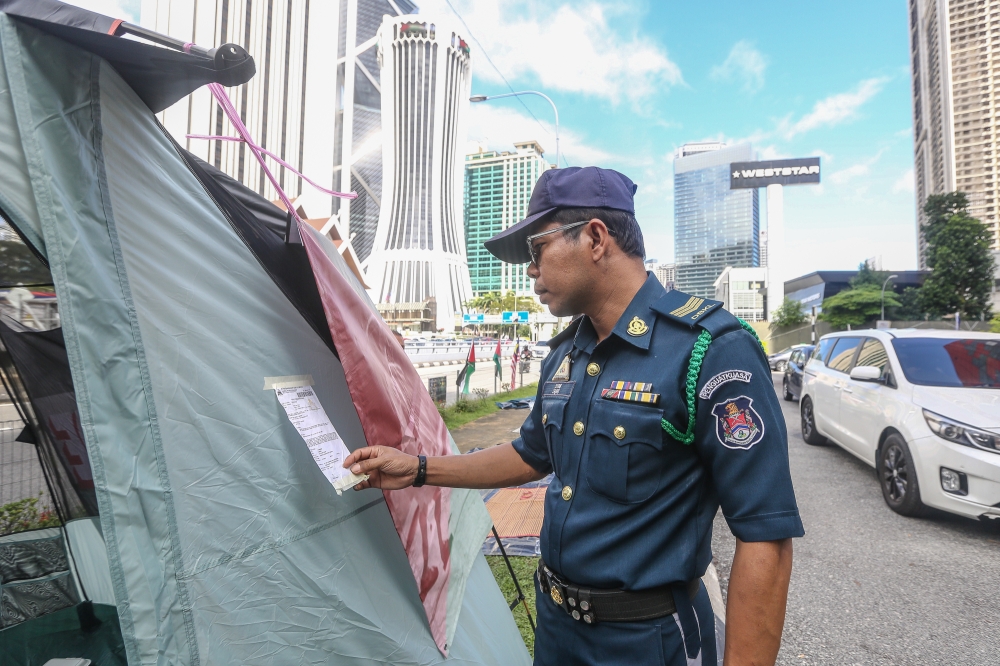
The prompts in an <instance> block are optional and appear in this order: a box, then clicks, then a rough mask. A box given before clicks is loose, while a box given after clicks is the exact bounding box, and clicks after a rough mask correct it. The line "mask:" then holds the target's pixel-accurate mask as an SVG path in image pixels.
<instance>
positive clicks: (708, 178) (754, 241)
mask: <svg viewBox="0 0 1000 666" xmlns="http://www.w3.org/2000/svg"><path fill="white" fill-rule="evenodd" d="M753 159H754V153H753V149H752V148H751V146H750V144H748V143H744V144H740V145H738V146H729V147H726V146H725V144H721V143H697V144H685V145H684V146H682V147H681V148H680V149H678V151H677V154H676V156H675V158H674V255H675V263H676V271H677V289H679V290H680V291H683V292H686V293H689V294H691V295H692V296H699V297H701V298H713V297H714V295H715V286H714V285H715V281H716V279H717V278H718V277H719V276H720V275H721V274H722V271H723V270H724V269H725V268H726V266H732V267H734V268H749V267H754V266H758V265H759V263H760V254H759V246H758V243H759V234H760V216H759V201H758V196H757V190H756V189H745V190H730V189H729V164H730V163H731V162H748V161H751V160H753Z"/></svg>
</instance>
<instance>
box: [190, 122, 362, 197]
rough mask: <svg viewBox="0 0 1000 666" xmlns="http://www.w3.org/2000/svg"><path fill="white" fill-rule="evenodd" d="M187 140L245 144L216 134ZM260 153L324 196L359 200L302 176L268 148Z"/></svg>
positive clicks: (354, 193) (195, 135)
mask: <svg viewBox="0 0 1000 666" xmlns="http://www.w3.org/2000/svg"><path fill="white" fill-rule="evenodd" d="M187 138H189V139H204V140H205V141H235V142H237V143H243V139H241V138H240V137H238V136H218V135H215V134H188V135H187ZM260 152H262V153H264V154H265V155H267V156H268V157H270V158H271V159H273V160H274V161H275V162H277V163H278V164H280V165H281V166H283V167H285V168H286V169H288V170H289V171H291V172H292V173H294V174H295V175H296V176H298V177H299V178H301V179H302V180H304V181H306V182H307V183H309V184H310V185H312V186H313V187H315V188H316V189H317V190H319V191H320V192H322V193H323V194H329V195H330V196H332V197H340V198H341V199H357V198H358V193H357V192H337V191H336V190H328V189H327V188H325V187H323V186H322V185H320V184H319V183H317V182H315V181H313V180H311V179H310V178H309V177H308V176H304V175H302V174H301V173H300V172H299V171H298V170H297V169H296V168H295V167H293V166H292V165H291V164H289V163H288V162H286V161H285V160H283V159H281V158H280V157H278V156H277V155H275V154H274V153H272V152H271V151H270V150H268V149H267V148H260Z"/></svg>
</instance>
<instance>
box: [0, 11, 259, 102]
mask: <svg viewBox="0 0 1000 666" xmlns="http://www.w3.org/2000/svg"><path fill="white" fill-rule="evenodd" d="M0 12H3V13H5V14H8V15H10V16H14V17H16V18H17V19H18V20H20V21H23V22H24V23H28V24H30V25H32V26H34V27H35V28H38V29H39V30H42V31H44V32H47V33H49V34H52V35H55V36H56V37H59V38H60V39H63V40H65V41H67V42H69V43H71V44H74V45H76V46H79V47H80V48H82V49H85V50H87V51H90V52H91V53H93V54H95V55H98V56H100V57H101V58H104V59H105V60H107V61H108V63H110V64H111V66H112V67H114V68H115V70H117V71H118V73H119V74H120V75H121V77H122V78H123V79H125V82H126V83H128V84H129V86H131V88H132V89H133V90H135V92H136V94H137V95H139V98H140V99H142V101H143V102H145V104H146V106H148V107H149V108H150V110H151V111H153V113H157V112H159V111H162V110H164V109H165V108H167V107H168V106H170V105H172V104H173V103H174V102H176V101H178V100H179V99H181V98H183V97H185V96H187V95H189V94H190V93H192V92H193V91H195V90H197V89H198V88H200V87H202V86H204V85H207V84H209V83H220V84H222V85H224V86H235V85H240V84H243V83H246V82H247V81H249V80H250V79H251V78H253V75H254V74H255V73H256V72H257V69H256V66H255V65H254V61H253V58H252V57H250V55H249V54H248V53H247V52H246V50H244V49H243V47H241V46H237V45H235V44H224V45H223V46H221V47H219V48H218V49H212V50H206V49H203V48H196V49H192V50H191V52H190V53H187V52H184V51H182V50H175V49H172V48H162V47H159V46H154V45H152V44H146V43H144V42H139V41H136V40H134V39H124V38H122V37H119V36H116V35H123V34H126V33H131V34H133V35H138V36H140V37H143V38H146V39H151V40H153V41H157V42H159V43H161V44H166V45H172V46H174V47H175V48H181V47H183V42H181V41H180V40H175V39H172V38H169V37H166V36H163V35H158V34H157V33H154V32H152V31H148V30H145V29H143V28H140V27H138V26H132V25H130V24H128V23H125V22H124V21H122V20H121V19H113V18H110V17H108V16H104V15H102V14H96V13H94V12H91V11H87V10H86V9H80V8H79V7H74V6H72V5H67V4H65V3H62V2H58V1H57V0H0Z"/></svg>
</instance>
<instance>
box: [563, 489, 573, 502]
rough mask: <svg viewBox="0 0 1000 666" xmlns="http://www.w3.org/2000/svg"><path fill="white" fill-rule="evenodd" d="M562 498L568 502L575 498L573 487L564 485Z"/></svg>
mask: <svg viewBox="0 0 1000 666" xmlns="http://www.w3.org/2000/svg"><path fill="white" fill-rule="evenodd" d="M562 498H563V499H564V500H566V501H567V502H568V501H570V500H571V499H573V489H572V488H570V487H569V486H563V491H562Z"/></svg>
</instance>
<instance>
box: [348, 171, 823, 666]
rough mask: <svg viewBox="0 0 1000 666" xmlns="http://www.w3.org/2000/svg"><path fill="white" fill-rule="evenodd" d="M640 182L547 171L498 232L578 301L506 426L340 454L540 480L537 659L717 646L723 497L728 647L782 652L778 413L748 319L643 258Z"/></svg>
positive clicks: (791, 505)
mask: <svg viewBox="0 0 1000 666" xmlns="http://www.w3.org/2000/svg"><path fill="white" fill-rule="evenodd" d="M634 193H635V185H633V183H632V181H630V180H629V179H628V178H627V177H625V176H624V175H622V174H620V173H618V172H616V171H610V170H606V169H599V168H596V167H586V168H576V167H572V168H567V169H558V170H551V171H546V172H545V173H544V174H542V177H541V178H540V179H539V181H538V183H537V184H536V185H535V188H534V191H533V192H532V195H531V200H530V203H529V207H528V217H527V218H526V219H525V220H523V221H522V222H520V223H519V224H517V225H515V226H512V227H510V228H509V229H507V230H506V231H504V232H502V233H500V234H498V235H497V236H495V237H493V238H491V239H490V240H489V241H487V243H486V247H487V248H488V249H489V251H490V252H492V253H493V254H494V255H496V256H497V257H499V258H500V259H501V260H503V261H507V262H511V263H525V262H528V263H529V266H528V274H529V276H530V277H531V278H532V279H533V280H534V281H535V286H534V289H535V293H537V294H538V296H539V299H540V300H541V302H542V303H544V304H545V305H547V306H548V307H549V310H550V311H551V312H552V314H554V315H556V316H570V315H581V316H579V317H578V318H577V319H575V320H574V321H573V323H572V324H570V326H569V327H568V328H567V329H566V330H565V331H563V332H562V333H560V334H559V335H557V336H556V337H555V338H553V339H552V341H550V342H549V346H550V347H551V348H552V353H550V354H549V356H548V357H547V359H546V360H545V361H544V362H543V363H542V370H541V380H540V382H539V389H538V395H537V399H536V400H535V405H534V408H533V409H532V411H531V414H530V415H529V416H528V418H527V420H526V421H525V423H524V425H523V426H522V427H521V431H520V437H519V438H518V439H516V440H515V441H514V442H512V443H511V444H506V445H500V446H496V447H493V448H490V449H487V450H485V451H481V452H477V453H474V454H470V455H464V456H446V457H438V458H429V459H428V458H426V457H424V456H416V457H414V456H410V455H407V454H404V453H401V452H400V451H398V450H397V449H394V448H390V447H381V446H373V447H367V448H364V449H360V450H358V451H356V452H354V453H353V454H352V455H351V456H350V457H349V458H348V460H347V461H346V462H345V466H350V467H351V469H352V471H354V472H355V473H366V474H370V475H371V478H370V479H369V481H367V482H365V483H364V484H362V485H361V486H359V488H360V487H369V486H375V487H381V488H385V489H395V488H403V487H406V486H409V485H411V484H412V485H423V484H424V483H427V484H432V485H439V486H450V487H462V488H496V487H505V486H514V485H519V484H522V483H525V482H527V481H530V480H537V479H540V478H543V477H544V476H545V475H547V474H549V473H550V472H552V473H554V479H553V481H552V483H551V484H550V486H549V488H548V492H547V493H546V496H545V519H544V523H543V526H542V533H541V555H542V560H541V562H540V564H539V568H538V572H537V575H536V580H535V586H536V590H537V592H538V597H537V612H538V629H537V632H536V636H535V663H536V664H628V665H629V666H643V665H645V664H671V665H673V664H678V665H684V666H689V665H691V664H703V665H705V666H709V665H711V666H715V664H716V663H717V657H718V656H717V655H716V641H715V623H714V615H713V612H712V608H711V604H710V601H709V599H708V595H707V592H706V590H705V589H704V587H703V586H702V585H701V582H700V578H701V576H702V575H703V574H704V573H705V571H706V569H707V567H708V565H709V563H710V562H711V561H712V551H711V542H712V524H713V519H714V517H715V514H716V512H717V511H718V509H719V508H720V506H721V508H722V513H723V515H724V516H725V518H726V521H727V522H728V524H729V528H730V529H731V530H732V532H733V534H734V535H735V536H736V539H737V542H736V556H735V558H734V560H733V566H732V571H731V575H730V580H729V595H728V605H727V613H726V636H725V639H726V640H725V664H726V666H737V665H742V664H747V665H749V664H754V665H755V666H762V665H768V664H774V661H775V659H776V657H777V653H778V647H779V645H780V642H781V632H782V627H783V624H784V615H785V602H786V596H787V592H788V581H789V577H790V575H791V568H792V544H791V538H792V537H800V536H802V535H803V534H804V532H803V528H802V523H801V521H800V520H799V514H798V508H797V506H796V504H795V496H794V494H793V491H792V483H791V477H790V474H789V468H788V443H787V435H786V433H785V424H784V419H783V417H782V414H781V409H780V406H779V403H778V399H777V396H776V395H775V392H774V388H773V385H772V383H771V374H770V372H769V369H768V365H767V359H766V358H765V356H764V353H763V350H762V349H761V346H760V342H759V341H758V340H757V338H756V335H755V334H753V332H752V329H750V327H749V326H748V325H746V324H745V323H744V322H742V321H741V320H739V319H737V318H736V317H734V316H732V315H730V314H729V313H728V312H726V311H724V310H723V309H722V308H721V303H718V302H715V301H710V300H705V299H701V298H696V297H693V296H689V295H687V294H683V293H681V292H679V291H671V292H667V291H665V290H664V289H663V287H662V286H661V285H660V283H659V282H658V281H657V280H656V278H655V277H654V276H653V275H651V274H647V273H646V270H645V266H644V264H643V259H644V256H645V250H644V248H643V241H642V234H641V231H640V230H639V227H638V224H637V223H636V220H635V210H634V204H633V194H634Z"/></svg>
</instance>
